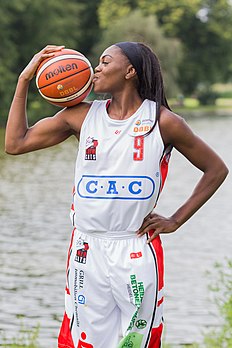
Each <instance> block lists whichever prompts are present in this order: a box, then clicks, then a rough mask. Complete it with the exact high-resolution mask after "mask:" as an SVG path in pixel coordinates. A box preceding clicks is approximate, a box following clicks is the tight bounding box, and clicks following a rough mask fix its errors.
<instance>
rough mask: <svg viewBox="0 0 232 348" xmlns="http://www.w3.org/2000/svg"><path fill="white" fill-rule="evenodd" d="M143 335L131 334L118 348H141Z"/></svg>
mask: <svg viewBox="0 0 232 348" xmlns="http://www.w3.org/2000/svg"><path fill="white" fill-rule="evenodd" d="M142 340H143V335H141V334H140V333H137V332H131V333H129V334H128V335H127V336H126V337H124V338H123V339H122V340H121V342H119V345H118V347H117V348H141V344H142Z"/></svg>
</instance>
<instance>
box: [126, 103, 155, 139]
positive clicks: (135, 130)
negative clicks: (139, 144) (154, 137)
mask: <svg viewBox="0 0 232 348" xmlns="http://www.w3.org/2000/svg"><path fill="white" fill-rule="evenodd" d="M152 111H153V110H152ZM155 117H156V115H155V110H154V111H153V112H151V113H150V115H149V116H148V115H147V113H146V114H145V113H142V114H139V115H138V117H137V118H136V119H135V121H134V123H133V125H132V128H131V130H130V132H129V135H131V136H133V137H138V136H143V135H145V134H147V133H148V132H149V131H150V130H151V128H152V126H153V125H154V123H155Z"/></svg>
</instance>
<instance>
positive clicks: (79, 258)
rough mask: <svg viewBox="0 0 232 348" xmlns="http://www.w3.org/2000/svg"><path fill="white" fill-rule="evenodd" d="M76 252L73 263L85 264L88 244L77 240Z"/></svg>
mask: <svg viewBox="0 0 232 348" xmlns="http://www.w3.org/2000/svg"><path fill="white" fill-rule="evenodd" d="M76 248H77V252H76V256H75V259H74V260H75V261H76V262H79V263H86V258H87V252H88V250H89V244H88V243H86V242H84V241H83V240H82V239H78V241H77V244H76Z"/></svg>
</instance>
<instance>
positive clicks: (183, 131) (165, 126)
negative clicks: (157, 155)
mask: <svg viewBox="0 0 232 348" xmlns="http://www.w3.org/2000/svg"><path fill="white" fill-rule="evenodd" d="M159 126H160V132H161V135H162V138H163V140H164V143H165V144H166V145H168V144H172V145H173V146H175V144H176V143H178V142H181V141H190V140H191V139H193V135H194V134H193V131H192V130H191V128H190V127H189V125H188V124H187V122H186V121H185V120H184V118H183V117H181V116H179V115H177V114H175V113H174V112H172V111H170V110H168V109H167V108H165V107H163V106H162V107H161V110H160V120H159Z"/></svg>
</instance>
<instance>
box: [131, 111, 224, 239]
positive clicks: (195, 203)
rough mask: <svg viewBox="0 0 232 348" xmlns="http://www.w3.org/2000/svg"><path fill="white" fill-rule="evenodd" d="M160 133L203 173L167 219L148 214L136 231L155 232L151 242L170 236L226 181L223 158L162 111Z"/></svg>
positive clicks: (180, 120)
mask: <svg viewBox="0 0 232 348" xmlns="http://www.w3.org/2000/svg"><path fill="white" fill-rule="evenodd" d="M160 130H161V134H162V137H163V140H164V143H165V144H172V145H173V146H174V148H176V149H177V150H178V151H179V152H180V153H182V154H183V155H184V156H185V157H186V158H187V159H188V160H189V161H190V162H191V163H192V164H193V165H194V166H195V167H197V168H198V169H200V170H201V171H202V172H203V175H202V177H201V178H200V180H199V181H198V183H197V185H196V186H195V188H194V190H193V192H192V194H191V195H190V197H189V198H188V199H187V201H186V202H185V203H184V204H183V205H182V206H181V207H179V209H178V210H177V211H176V212H175V213H174V214H173V215H172V216H170V217H168V218H166V217H163V216H160V215H158V214H155V213H151V214H149V215H148V216H147V217H146V218H145V219H144V222H143V224H142V226H141V228H140V229H139V231H138V232H137V234H138V236H142V235H143V234H145V233H147V232H149V231H150V230H154V233H153V235H152V237H151V238H150V239H149V240H148V242H150V241H152V240H153V239H154V238H155V237H156V236H157V235H158V234H160V233H171V232H174V231H176V230H177V229H178V228H179V227H180V226H181V225H183V224H184V223H185V222H186V221H187V220H188V219H189V218H190V217H191V216H192V215H193V214H194V213H195V212H196V211H197V210H198V209H200V208H201V207H202V205H203V204H204V203H205V202H206V201H207V200H208V199H209V198H210V197H211V196H212V195H213V194H214V192H215V191H216V190H217V189H218V188H219V186H220V185H221V184H222V183H223V181H224V180H225V178H226V176H227V174H228V168H227V167H226V165H225V163H224V162H223V161H222V159H221V158H220V157H219V156H218V155H217V154H216V153H215V152H214V151H213V150H212V149H211V148H210V147H209V146H208V145H207V144H206V143H205V142H204V141H203V140H202V139H200V138H199V137H198V136H197V135H195V134H194V133H193V131H192V130H191V129H190V127H189V126H188V125H187V124H186V122H185V121H184V120H183V119H182V118H181V117H179V116H178V115H175V114H174V113H172V112H171V111H169V110H167V109H165V108H163V109H162V111H161V116H160Z"/></svg>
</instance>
